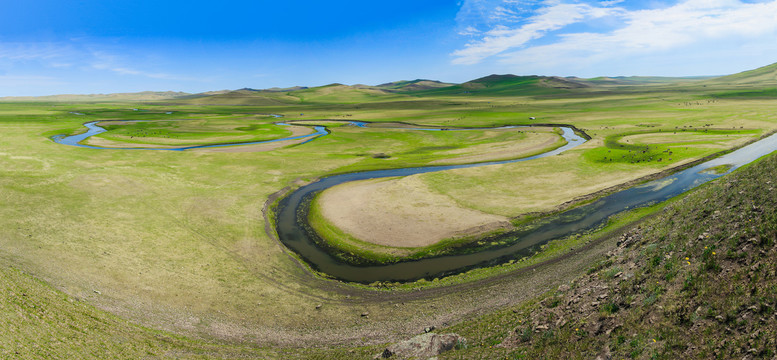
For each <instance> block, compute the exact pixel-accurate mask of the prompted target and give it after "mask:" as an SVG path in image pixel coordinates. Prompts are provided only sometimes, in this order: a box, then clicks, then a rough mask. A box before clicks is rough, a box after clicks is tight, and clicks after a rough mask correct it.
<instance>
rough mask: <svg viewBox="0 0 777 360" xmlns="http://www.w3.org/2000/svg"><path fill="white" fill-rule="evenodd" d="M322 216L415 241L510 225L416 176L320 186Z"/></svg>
mask: <svg viewBox="0 0 777 360" xmlns="http://www.w3.org/2000/svg"><path fill="white" fill-rule="evenodd" d="M319 204H320V206H321V211H322V214H323V216H324V217H325V218H326V219H327V220H328V221H330V222H331V223H332V224H334V225H335V226H337V227H338V228H340V229H342V230H343V231H345V232H347V233H348V234H351V235H353V236H355V237H356V238H358V239H361V240H364V241H367V242H370V243H374V244H379V245H386V246H397V247H419V246H427V245H431V244H434V243H436V242H438V241H440V240H442V239H446V238H452V237H462V236H466V235H474V233H481V232H485V231H491V230H495V229H500V228H508V227H510V223H509V222H508V219H507V218H506V217H504V216H497V215H491V214H487V213H483V212H480V211H477V210H470V209H465V208H462V207H460V206H459V205H458V204H456V203H455V202H454V201H453V200H451V199H450V198H449V197H447V196H445V195H440V194H436V193H434V192H432V191H430V190H429V189H428V188H427V187H426V185H425V184H424V183H423V182H422V181H420V180H419V178H418V177H417V176H409V177H405V178H400V179H376V180H365V181H358V182H351V183H346V184H342V185H338V186H335V187H332V188H330V189H328V190H326V191H324V192H323V193H322V194H321V196H320V198H319Z"/></svg>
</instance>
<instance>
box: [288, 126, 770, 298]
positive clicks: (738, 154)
mask: <svg viewBox="0 0 777 360" xmlns="http://www.w3.org/2000/svg"><path fill="white" fill-rule="evenodd" d="M576 136H577V135H575V134H574V132H573V131H572V130H571V129H568V128H565V129H564V137H565V138H567V139H568V140H569V141H570V142H569V144H568V145H566V146H564V147H562V148H558V149H556V150H553V151H551V152H548V153H545V154H542V155H538V156H534V157H531V158H524V159H518V160H511V161H496V162H489V163H480V164H466V165H452V166H434V167H418V168H406V169H395V170H379V171H367V172H360V173H352V174H343V175H334V176H328V177H324V178H322V179H320V180H319V181H316V182H314V183H311V184H309V185H306V186H303V187H300V188H299V189H297V190H295V191H294V192H292V193H291V194H290V195H289V196H287V197H286V198H284V199H283V200H281V202H280V203H279V205H278V208H277V211H276V226H277V232H278V237H279V238H280V240H281V241H282V242H283V243H284V244H285V245H286V246H287V247H289V248H291V249H293V250H294V251H295V252H297V253H298V254H299V255H300V256H301V257H302V258H303V259H304V260H305V261H307V262H308V263H309V264H310V265H311V266H313V267H314V268H315V269H316V270H318V271H320V272H323V273H325V274H328V275H330V276H332V277H334V278H337V279H340V280H344V281H351V282H360V283H371V282H375V281H411V280H417V279H420V278H432V277H438V276H444V275H446V274H453V273H457V272H461V271H463V270H466V269H469V268H473V267H478V266H486V265H491V264H498V263H502V262H505V261H508V260H510V259H516V258H520V257H522V256H525V255H529V254H531V253H533V252H535V251H536V250H537V249H538V246H540V245H542V244H545V243H547V242H548V241H550V240H553V239H558V238H562V237H565V236H569V235H572V234H576V233H580V232H582V231H585V230H587V229H592V228H595V227H597V226H599V225H601V224H603V223H604V222H606V221H607V219H608V218H609V217H610V216H612V215H615V214H618V213H620V212H623V211H626V210H629V209H633V208H636V207H641V206H648V205H651V204H655V203H658V202H661V201H664V200H667V199H669V198H671V197H674V196H676V195H679V194H681V193H683V192H686V191H688V190H690V189H692V188H695V187H697V186H699V185H701V184H704V183H706V182H708V181H710V180H713V179H715V178H718V177H720V176H723V175H725V174H727V173H729V172H731V171H733V170H735V169H736V168H738V167H740V166H742V165H745V164H748V163H750V162H752V161H754V160H756V159H758V158H760V157H762V156H765V155H768V154H770V153H772V152H774V151H775V150H777V134H774V135H771V136H769V137H767V138H764V139H762V140H759V141H757V142H755V143H753V144H750V145H748V146H745V147H742V148H740V149H738V150H736V151H733V152H731V153H728V154H726V155H723V156H721V157H718V158H716V159H714V160H710V161H707V162H705V163H702V164H699V165H696V166H693V167H691V168H688V169H685V170H683V171H680V172H677V173H674V174H672V175H669V176H666V177H664V178H661V179H657V180H653V181H650V182H648V183H645V184H643V185H640V186H637V187H633V188H629V189H626V190H622V191H619V192H616V193H613V194H611V195H608V196H605V197H602V198H600V199H598V200H597V201H595V202H593V203H590V204H587V205H584V206H580V207H577V208H574V209H572V210H569V211H566V212H563V213H561V214H558V215H556V216H551V217H550V218H549V219H546V221H543V222H542V225H540V226H538V227H536V228H534V229H532V230H530V231H515V232H510V233H507V234H503V235H499V237H498V238H494V240H497V239H504V238H509V239H511V240H512V241H513V244H512V245H510V246H506V247H502V248H496V249H488V250H484V251H480V252H476V253H472V254H464V255H448V256H441V257H435V258H427V259H421V260H414V261H407V262H400V263H395V264H390V265H374V266H356V265H350V264H345V263H342V262H339V261H338V260H336V259H335V258H333V257H332V256H331V255H329V254H328V253H327V252H326V251H325V250H323V249H321V248H320V247H318V246H317V245H316V244H315V242H314V241H313V240H312V239H311V237H312V236H316V235H315V234H311V233H308V232H307V231H306V229H305V227H303V226H301V225H300V223H299V222H300V221H304V219H299V217H300V214H301V215H302V216H304V214H306V212H307V209H306V208H305V207H306V206H307V204H308V202H307V201H306V200H307V199H309V198H310V197H311V196H314V195H315V193H317V192H319V191H323V190H325V189H327V188H330V187H332V186H335V185H338V184H342V183H345V182H349V181H356V180H366V179H373V178H382V177H393V176H408V175H413V174H421V173H428V172H433V171H442V170H450V169H461V168H469V167H477V166H488V165H496V164H506V163H510V162H516V161H527V160H532V159H536V158H540V157H545V156H551V155H555V154H558V153H561V152H563V151H565V150H568V149H570V148H572V147H575V146H577V145H578V144H581V143H582V142H583V139H582V138H575V137H576ZM721 165H728V166H730V168H729V169H728V170H727V171H726V172H725V173H714V172H711V171H707V170H708V169H710V168H713V167H717V166H721Z"/></svg>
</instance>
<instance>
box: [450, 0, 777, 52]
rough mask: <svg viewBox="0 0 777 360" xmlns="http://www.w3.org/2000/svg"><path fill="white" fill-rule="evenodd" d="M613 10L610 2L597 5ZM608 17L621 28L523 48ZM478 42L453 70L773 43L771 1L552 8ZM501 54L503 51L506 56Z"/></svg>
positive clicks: (776, 12)
mask: <svg viewBox="0 0 777 360" xmlns="http://www.w3.org/2000/svg"><path fill="white" fill-rule="evenodd" d="M599 3H600V4H606V5H610V4H614V2H612V1H609V2H599ZM608 15H613V16H615V17H616V18H617V19H619V20H620V21H621V22H622V23H621V25H620V26H618V27H617V28H616V29H615V30H611V31H609V32H604V33H593V32H570V33H566V34H563V35H560V36H559V37H558V39H557V40H555V41H554V42H552V43H549V44H544V45H537V46H528V47H527V46H526V45H527V44H528V43H529V42H531V41H532V40H535V39H538V38H541V37H543V36H545V35H546V34H547V33H548V32H549V31H553V30H559V29H562V28H563V27H565V26H568V25H571V24H574V23H578V22H581V21H585V20H589V19H596V18H599V17H603V16H608ZM485 34H486V35H485V36H483V37H482V38H481V39H479V40H478V41H475V42H472V43H470V44H467V45H466V46H465V47H464V48H463V49H460V50H457V51H456V52H454V53H453V55H454V56H455V57H456V58H455V59H454V60H453V62H454V63H456V64H475V63H478V62H480V61H482V60H483V59H485V58H488V57H492V56H495V55H496V56H498V57H499V58H500V60H501V62H503V63H505V64H519V65H542V66H543V67H549V66H552V65H563V64H567V65H569V64H579V63H581V62H588V63H596V62H597V61H604V60H606V59H611V58H614V57H625V56H629V55H634V54H655V53H657V52H662V51H664V52H665V51H678V50H681V49H683V48H689V47H694V46H695V45H699V44H703V43H710V42H715V41H723V40H731V39H741V40H742V42H747V41H748V39H761V40H763V39H772V41H774V40H776V39H775V36H774V35H775V34H777V0H773V1H769V2H761V3H744V2H741V1H738V0H686V1H682V2H680V3H677V4H675V5H672V6H669V7H665V8H660V9H646V10H631V11H627V10H625V9H622V8H608V7H605V8H602V7H596V6H589V5H584V4H558V5H554V6H551V7H548V8H545V9H542V10H540V13H539V14H538V15H536V16H534V17H532V18H530V19H529V23H528V24H525V25H523V26H520V27H517V28H504V27H500V28H494V29H492V30H491V31H488V32H486V33H485ZM510 50H512V52H510V53H506V54H505V52H506V51H510Z"/></svg>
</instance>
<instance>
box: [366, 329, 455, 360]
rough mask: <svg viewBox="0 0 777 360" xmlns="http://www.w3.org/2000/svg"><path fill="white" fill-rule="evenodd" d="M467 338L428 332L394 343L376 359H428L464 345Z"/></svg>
mask: <svg viewBox="0 0 777 360" xmlns="http://www.w3.org/2000/svg"><path fill="white" fill-rule="evenodd" d="M464 344H465V340H464V338H463V337H461V336H459V335H457V334H435V333H426V334H421V335H418V336H416V337H414V338H412V339H409V340H405V341H402V342H400V343H396V344H393V345H391V346H389V347H387V348H386V349H385V350H383V352H382V353H380V354H378V355H376V356H375V358H376V359H389V358H390V359H428V358H430V357H434V356H437V355H440V354H441V353H443V352H445V351H449V350H453V349H454V348H456V347H457V346H464Z"/></svg>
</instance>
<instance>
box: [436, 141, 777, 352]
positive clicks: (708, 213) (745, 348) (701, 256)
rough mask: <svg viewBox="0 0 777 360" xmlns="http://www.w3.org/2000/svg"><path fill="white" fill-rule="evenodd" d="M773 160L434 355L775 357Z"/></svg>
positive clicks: (679, 208)
mask: <svg viewBox="0 0 777 360" xmlns="http://www.w3.org/2000/svg"><path fill="white" fill-rule="evenodd" d="M776 244H777V156H770V157H768V158H766V159H764V160H762V161H760V162H758V163H756V164H753V165H751V166H749V167H747V168H744V169H741V170H739V171H737V172H736V173H734V174H732V175H729V176H727V177H724V178H721V179H719V180H718V181H715V182H714V183H711V184H708V185H706V186H703V187H702V188H701V189H699V190H697V191H695V192H694V193H692V194H690V195H689V196H687V197H686V198H684V199H682V200H680V201H676V202H674V203H673V204H671V205H669V206H668V207H667V208H666V209H665V210H664V211H662V212H661V213H659V214H658V215H656V216H654V217H652V218H650V219H647V220H645V221H643V222H642V223H641V224H640V225H638V226H636V227H634V228H633V229H631V230H630V231H628V232H626V233H625V234H623V235H622V236H621V237H620V241H618V244H617V246H616V247H615V248H614V249H613V250H612V251H611V252H609V253H608V256H607V257H606V258H604V259H602V260H601V261H600V262H598V263H596V264H593V265H592V267H591V268H590V270H589V271H588V273H587V274H585V275H583V276H581V277H580V278H578V279H577V280H575V281H573V282H571V283H569V284H564V285H561V286H560V287H559V288H558V289H557V290H556V291H552V292H550V293H548V294H545V295H543V296H542V297H540V298H538V299H537V300H536V301H533V302H531V303H529V304H524V305H523V306H521V307H518V308H513V309H507V310H505V311H502V312H499V313H496V314H491V315H488V316H485V317H483V318H480V319H478V320H476V321H471V322H467V323H464V324H460V325H457V326H454V327H452V328H451V329H445V331H455V332H457V333H459V334H461V335H463V336H465V337H466V338H467V339H468V343H469V345H470V346H469V347H468V348H467V349H463V350H459V351H453V352H450V353H445V354H443V356H442V357H441V358H510V359H512V358H529V359H531V358H573V359H594V358H601V359H610V358H617V359H621V358H637V359H679V358H704V359H712V358H719V359H728V358H738V359H777V350H775V349H777V313H775V309H776V308H777V276H776V275H775V272H776V271H777V245H776Z"/></svg>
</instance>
